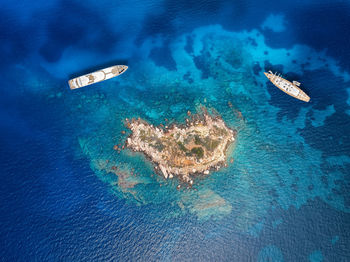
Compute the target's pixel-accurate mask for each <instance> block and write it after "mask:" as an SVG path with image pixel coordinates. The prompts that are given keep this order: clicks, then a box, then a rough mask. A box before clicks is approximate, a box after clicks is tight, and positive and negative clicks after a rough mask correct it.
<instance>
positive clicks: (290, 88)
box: [264, 71, 310, 102]
mask: <svg viewBox="0 0 350 262" xmlns="http://www.w3.org/2000/svg"><path fill="white" fill-rule="evenodd" d="M264 74H265V75H266V77H267V78H268V79H269V80H270V81H271V82H272V84H274V85H275V86H277V87H278V88H279V89H281V90H282V91H283V92H285V93H287V94H288V95H290V96H292V97H294V98H296V99H299V100H302V101H304V102H309V101H310V97H309V96H308V95H307V94H305V93H304V91H303V90H301V89H300V88H299V86H300V83H299V82H297V81H293V83H291V82H289V81H288V80H286V79H284V78H282V77H281V75H278V74H277V73H275V74H273V73H272V72H271V71H269V72H268V73H266V72H264Z"/></svg>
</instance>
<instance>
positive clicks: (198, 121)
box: [125, 108, 237, 185]
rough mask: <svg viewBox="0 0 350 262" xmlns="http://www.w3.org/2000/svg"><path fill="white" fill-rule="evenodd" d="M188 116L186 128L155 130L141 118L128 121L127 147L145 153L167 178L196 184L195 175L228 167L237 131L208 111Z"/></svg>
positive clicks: (175, 126)
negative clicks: (228, 158)
mask: <svg viewBox="0 0 350 262" xmlns="http://www.w3.org/2000/svg"><path fill="white" fill-rule="evenodd" d="M187 115H188V116H189V118H187V119H186V124H185V125H176V124H172V125H171V126H169V127H168V126H163V125H160V126H158V127H155V126H153V125H152V124H149V123H148V122H147V121H145V120H142V119H140V118H138V119H131V120H129V119H126V120H125V121H126V126H127V127H128V128H129V129H130V130H131V131H132V133H131V135H130V136H129V137H128V138H127V141H126V147H128V148H130V149H131V150H133V151H136V152H142V153H144V154H145V155H146V157H147V158H148V159H150V160H151V161H152V162H153V163H154V164H155V169H156V171H157V172H158V173H160V174H161V175H163V176H164V177H165V178H166V179H168V178H173V177H174V176H176V177H178V178H179V179H181V180H182V181H184V182H186V183H188V184H189V185H192V184H193V180H192V178H191V176H194V175H196V174H204V175H208V174H209V173H210V171H212V170H218V169H220V168H221V167H222V166H224V165H226V160H227V155H226V154H227V149H228V147H229V146H230V145H231V144H232V143H233V142H234V141H235V136H236V133H237V132H236V131H235V130H233V129H230V128H228V127H227V126H226V124H225V122H224V121H223V119H222V118H221V117H220V116H218V115H217V116H213V115H212V114H210V113H208V111H207V110H206V109H205V108H202V110H201V112H200V113H198V114H194V115H192V114H191V113H190V112H189V111H188V112H187Z"/></svg>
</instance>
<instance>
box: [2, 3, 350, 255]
mask: <svg viewBox="0 0 350 262" xmlns="http://www.w3.org/2000/svg"><path fill="white" fill-rule="evenodd" d="M133 4H134V5H135V8H132V7H131V6H133ZM133 4H130V3H129V4H120V5H119V4H117V3H113V4H112V5H111V6H110V7H109V8H106V6H107V5H108V3H101V6H98V5H96V4H95V3H92V2H91V3H90V2H88V3H86V6H81V5H80V4H78V3H68V2H64V1H63V2H58V3H54V2H52V3H49V2H48V3H46V4H45V5H43V6H41V7H40V8H39V7H36V6H35V5H32V4H23V6H21V8H17V11H16V12H17V13H16V14H17V15H18V16H15V15H14V14H15V13H13V12H14V11H13V8H10V5H8V6H9V7H8V9H6V10H7V11H6V12H4V13H5V14H7V16H6V19H5V22H6V23H7V24H9V23H12V24H14V25H13V26H14V28H17V31H19V32H21V33H22V35H21V34H20V35H18V34H15V33H13V32H12V31H6V30H5V29H1V30H2V31H1V32H5V33H6V34H5V35H6V39H7V40H6V41H4V43H3V44H1V45H0V47H1V50H3V51H4V52H5V51H6V50H7V52H9V50H10V51H12V52H9V53H11V54H12V55H11V56H9V57H8V58H7V59H4V64H2V65H1V70H2V72H3V73H4V74H3V75H4V82H3V87H2V88H1V92H2V97H1V98H0V100H1V111H0V116H1V126H2V128H1V134H2V135H1V145H2V146H1V149H0V151H1V153H2V154H1V155H2V157H1V170H2V176H1V177H2V181H3V182H2V186H1V188H2V198H1V199H2V203H4V204H3V207H2V208H1V214H2V216H1V222H2V226H1V232H2V236H1V243H2V246H3V248H2V251H1V252H2V253H1V254H2V257H3V259H4V260H5V261H28V260H34V261H37V260H39V261H80V260H84V261H85V260H92V261H96V260H103V261H105V260H113V261H114V260H118V261H119V260H141V261H145V260H147V261H148V260H161V261H174V260H175V261H186V260H194V261H347V260H348V259H349V251H348V248H347V247H348V246H349V243H350V236H349V232H350V230H349V228H350V224H349V223H350V216H349V211H350V197H349V177H350V173H349V170H350V168H349V167H350V140H349V135H348V134H349V130H350V125H349V123H350V121H349V120H350V119H349V117H350V113H349V112H350V109H349V107H350V98H349V97H350V89H349V80H350V76H349V74H348V70H349V69H348V62H346V58H347V55H348V52H346V51H344V53H341V51H340V50H339V49H340V47H342V48H343V45H341V43H343V42H342V41H343V40H342V39H340V40H337V44H339V45H338V46H336V44H333V45H332V43H328V44H329V46H328V49H327V48H326V43H327V42H322V41H324V40H323V39H324V38H323V31H322V30H320V31H317V30H316V29H317V26H314V29H315V31H312V34H314V38H311V37H307V34H306V33H305V32H304V31H303V30H304V29H302V27H301V25H302V23H304V24H306V25H309V24H308V23H306V22H307V21H308V20H307V18H306V17H307V16H309V15H310V12H311V13H313V12H314V14H313V16H314V17H315V19H316V18H319V23H320V27H321V25H324V21H323V19H321V17H323V14H324V12H326V10H331V11H329V14H330V15H331V16H332V18H335V17H337V16H339V17H342V18H343V20H342V21H344V22H343V24H341V23H340V22H339V21H338V22H337V23H339V24H341V25H343V26H344V28H345V27H346V25H347V24H348V23H347V22H348V20H349V18H348V16H347V15H346V14H345V15H344V14H343V13H342V12H341V11H340V10H341V9H342V8H344V10H348V9H349V8H350V7H349V6H347V5H346V4H342V3H338V4H334V5H332V4H329V3H328V2H324V3H320V4H314V5H312V4H307V3H295V4H291V3H285V5H282V6H281V7H280V8H281V9H278V8H279V7H278V6H277V7H276V5H272V6H275V7H273V8H272V9H271V10H270V11H268V10H264V9H263V8H261V7H260V6H258V4H256V5H255V4H253V3H250V2H249V1H239V4H237V3H235V4H233V3H229V2H224V1H223V2H217V3H216V2H203V3H196V4H195V3H192V4H186V3H185V2H184V3H178V4H175V3H173V2H172V1H169V2H167V3H163V2H157V1H151V2H150V3H149V4H145V3H141V2H138V1H135V2H134V3H133ZM309 5H311V7H313V8H311V7H310V6H309ZM343 5H345V7H344V6H343ZM291 6H293V7H294V8H295V9H291ZM316 6H318V7H319V8H318V9H317V8H316ZM329 6H331V7H332V8H335V11H334V12H333V11H332V10H333V9H329V8H330V7H329ZM337 6H338V7H337ZM68 7H69V8H68ZM346 8H348V9H346ZM265 9H266V8H265ZM314 9H315V10H318V11H319V13H317V12H316V11H314ZM21 10H22V11H21ZM47 10H51V11H52V12H51V13H50V12H49V13H47V12H44V11H47ZM67 10H70V11H67ZM164 10H165V11H164ZM239 10H240V11H239ZM245 10H246V11H245ZM288 10H290V11H288ZM295 10H299V11H300V12H297V14H298V16H299V17H298V18H299V19H297V21H295V20H293V19H291V18H293V15H294V13H293V12H292V11H295ZM310 10H311V11H310ZM21 12H22V13H21ZM37 12H39V13H40V16H39V17H40V18H42V19H43V20H40V21H37V20H39V19H38V18H35V14H36V13H37ZM42 12H43V13H45V15H43V13H42ZM66 13H67V14H66ZM300 13H302V14H300ZM20 14H21V15H20ZM49 14H50V15H49ZM73 14H74V15H73ZM93 14H94V15H93ZM49 16H52V17H51V18H49ZM28 17H29V18H28ZM237 17H239V18H240V19H238V18H237ZM44 18H45V19H44ZM190 18H191V19H190ZM116 21H124V22H120V24H118V23H116ZM159 21H160V22H159ZM6 23H5V24H6ZM300 23H301V24H300ZM329 23H333V22H329ZM337 23H336V24H337ZM35 24H36V25H37V27H36V29H33V28H32V26H33V25H35ZM86 24H88V25H89V29H91V31H90V30H87V29H86V30H85V29H84V28H85V25H86ZM70 28H71V29H70ZM323 28H325V26H323ZM324 30H326V32H327V30H328V28H326V29H324ZM336 30H338V29H336ZM26 31H28V35H27V34H25V33H24V32H26ZM306 31H307V30H306ZM328 31H329V32H331V30H328ZM345 31H346V29H344V32H345ZM78 32H80V33H78ZM310 34H311V33H310ZM330 34H331V33H330ZM300 35H301V36H304V37H303V38H302V39H300ZM331 35H332V34H331ZM316 38H317V39H318V40H319V41H315V40H314V39H316ZM333 39H335V38H333ZM315 42H317V43H318V44H316V43H315ZM319 42H322V43H324V44H323V46H321V47H320V44H319ZM24 43H26V44H24ZM16 50H19V51H16ZM14 51H16V52H14ZM25 51H26V52H25ZM21 52H24V53H25V54H24V53H23V54H22V53H21ZM21 54H22V55H21ZM116 63H117V64H118V63H120V64H127V65H128V66H129V69H128V70H127V71H126V72H125V73H124V74H122V75H121V76H119V77H117V78H114V79H112V80H109V81H105V82H101V83H98V84H95V85H93V86H89V87H86V88H81V89H78V90H69V88H68V84H67V80H68V79H69V78H70V77H73V76H77V75H79V74H80V73H86V72H89V71H93V70H94V69H98V68H100V67H104V66H109V65H112V64H116ZM5 65H6V66H5ZM267 70H272V71H279V72H281V73H283V75H284V77H285V78H286V79H288V80H297V81H299V82H301V83H302V89H303V90H304V91H305V92H306V93H307V94H308V95H309V96H310V97H311V101H310V103H304V102H301V101H298V100H296V99H293V98H292V97H289V96H287V95H286V94H284V93H282V92H280V91H279V90H278V89H277V88H276V87H274V86H273V85H272V84H271V83H270V82H268V80H267V78H266V77H265V76H264V74H263V72H264V71H267ZM200 106H205V107H207V108H209V109H211V110H215V111H216V112H217V113H218V114H220V115H221V117H222V118H223V119H224V121H225V122H226V123H227V125H228V126H229V127H230V128H233V129H236V130H237V131H238V135H237V139H236V142H235V144H234V146H233V147H232V148H230V149H229V151H228V159H229V158H231V157H232V158H233V159H234V162H233V163H230V161H227V164H228V167H225V168H222V169H220V170H219V171H217V172H213V173H211V174H210V175H208V176H199V177H197V178H195V182H194V186H193V189H186V188H182V189H181V190H177V189H176V187H177V185H178V184H179V181H178V180H177V179H176V178H174V179H168V180H166V179H164V178H163V177H162V176H160V175H158V174H156V172H155V170H154V166H153V165H152V163H151V162H150V161H149V160H148V159H146V158H145V157H144V156H143V155H142V154H141V153H134V152H132V151H130V150H129V149H125V150H122V151H121V152H120V153H118V152H117V151H115V150H113V146H114V145H118V144H119V145H122V144H123V143H124V142H125V140H126V139H127V136H128V135H129V134H130V131H129V130H128V129H127V128H126V127H125V118H129V119H130V118H132V117H140V118H142V119H145V120H147V121H148V122H149V123H152V124H154V125H159V124H163V125H170V124H171V123H175V124H182V123H185V119H186V117H187V114H186V113H187V111H188V110H190V111H191V112H192V113H195V112H198V110H199V108H200ZM240 114H242V117H240ZM122 131H126V133H125V134H124V132H122ZM112 167H118V170H119V173H120V175H118V176H117V175H116V174H115V173H113V172H112V170H113V169H112ZM18 250H21V252H18Z"/></svg>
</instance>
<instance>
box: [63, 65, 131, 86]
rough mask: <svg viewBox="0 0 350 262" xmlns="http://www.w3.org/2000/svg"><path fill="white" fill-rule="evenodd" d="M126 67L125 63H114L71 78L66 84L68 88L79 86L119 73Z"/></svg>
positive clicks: (109, 77)
mask: <svg viewBox="0 0 350 262" xmlns="http://www.w3.org/2000/svg"><path fill="white" fill-rule="evenodd" d="M127 69H128V67H127V66H125V65H115V66H111V67H107V68H105V69H101V70H98V71H96V72H93V73H89V74H86V75H82V76H79V77H76V78H73V79H71V80H69V81H68V84H69V87H70V89H77V88H81V87H84V86H88V85H92V84H95V83H98V82H101V81H104V80H107V79H111V78H113V77H116V76H118V75H121V74H122V73H124V72H125V71H126V70H127Z"/></svg>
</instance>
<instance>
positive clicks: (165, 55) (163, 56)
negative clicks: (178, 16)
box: [149, 41, 176, 70]
mask: <svg viewBox="0 0 350 262" xmlns="http://www.w3.org/2000/svg"><path fill="white" fill-rule="evenodd" d="M149 57H150V58H151V59H152V60H153V61H154V62H155V64H156V65H158V66H164V67H165V68H167V69H168V70H176V63H175V60H174V58H173V57H172V55H171V50H170V47H169V41H167V42H165V43H164V45H163V46H162V47H156V48H153V49H152V50H151V52H150V54H149Z"/></svg>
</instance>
